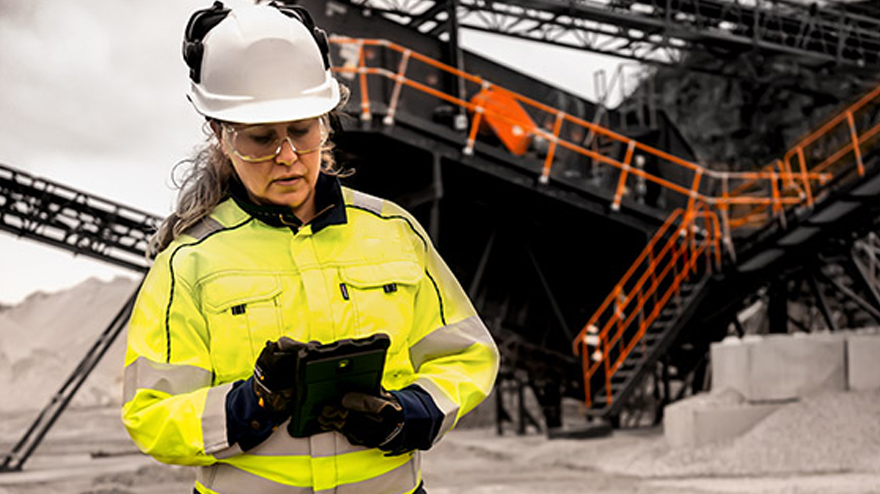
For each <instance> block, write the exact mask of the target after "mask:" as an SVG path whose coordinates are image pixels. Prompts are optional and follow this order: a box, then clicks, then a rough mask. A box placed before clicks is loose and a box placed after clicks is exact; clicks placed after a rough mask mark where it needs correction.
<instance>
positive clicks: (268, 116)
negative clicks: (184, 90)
mask: <svg viewBox="0 0 880 494" xmlns="http://www.w3.org/2000/svg"><path fill="white" fill-rule="evenodd" d="M326 86H328V87H325V88H324V90H323V91H320V93H321V94H315V95H314V96H311V97H303V96H298V97H296V98H290V99H275V100H268V101H265V100H264V101H250V102H249V101H247V100H244V101H242V100H240V99H237V100H236V101H234V103H233V102H232V101H229V100H227V101H226V102H223V101H220V100H219V99H218V98H212V97H211V96H208V95H205V94H204V93H203V92H202V91H201V90H200V89H201V88H199V87H196V85H195V84H193V87H192V90H191V92H190V97H189V100H190V102H191V103H192V105H193V107H195V109H196V111H197V112H199V113H200V114H202V115H204V116H205V117H208V118H212V119H215V120H221V121H224V122H232V123H243V124H256V123H272V122H290V121H293V120H304V119H307V118H314V117H319V116H321V115H324V114H326V113H329V112H330V111H331V110H333V109H334V108H336V105H338V104H339V99H340V96H339V83H338V82H337V81H336V79H334V78H333V77H330V78H329V84H327V85H326ZM328 93H329V94H328ZM221 99H222V98H221ZM223 103H232V104H223ZM224 106H225V108H224Z"/></svg>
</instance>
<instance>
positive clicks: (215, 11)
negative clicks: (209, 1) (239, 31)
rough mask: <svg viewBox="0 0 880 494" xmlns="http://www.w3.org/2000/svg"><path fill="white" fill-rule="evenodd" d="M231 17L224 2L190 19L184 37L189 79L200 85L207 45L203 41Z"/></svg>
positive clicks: (184, 55)
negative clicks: (221, 22) (224, 20)
mask: <svg viewBox="0 0 880 494" xmlns="http://www.w3.org/2000/svg"><path fill="white" fill-rule="evenodd" d="M227 15H229V9H227V8H225V7H224V6H223V2H219V1H218V2H214V5H212V6H211V8H208V9H202V10H197V11H196V12H194V13H193V15H192V16H190V18H189V22H188V23H187V24H186V30H185V31H184V36H183V60H184V62H186V65H187V66H188V67H189V78H190V79H192V81H193V82H195V83H197V84H198V83H199V82H201V79H202V57H204V55H205V45H203V44H202V40H203V39H205V36H206V35H207V34H208V31H210V30H211V29H213V28H214V26H216V25H217V24H220V21H222V20H223V19H225V18H226V16H227Z"/></svg>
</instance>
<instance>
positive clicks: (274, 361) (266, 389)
mask: <svg viewBox="0 0 880 494" xmlns="http://www.w3.org/2000/svg"><path fill="white" fill-rule="evenodd" d="M305 347H306V346H305V344H303V343H300V342H298V341H294V340H292V339H290V338H288V337H286V336H282V337H281V338H279V339H278V341H267V342H266V346H265V347H264V348H263V350H262V351H261V352H260V356H259V357H257V362H256V364H255V365H254V378H253V379H252V381H253V390H254V394H255V395H256V396H257V403H258V404H259V405H260V407H261V408H263V409H265V410H266V411H268V412H269V413H270V415H271V416H272V417H273V418H274V419H275V420H277V421H279V422H280V421H283V420H285V419H286V418H287V416H288V415H290V413H291V409H292V405H293V401H294V398H295V396H296V380H297V366H298V364H299V359H300V356H301V353H300V352H301V350H304V349H305Z"/></svg>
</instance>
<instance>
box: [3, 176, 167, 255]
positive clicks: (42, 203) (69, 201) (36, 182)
mask: <svg viewBox="0 0 880 494" xmlns="http://www.w3.org/2000/svg"><path fill="white" fill-rule="evenodd" d="M160 221H161V218H159V217H158V216H154V215H152V214H150V213H146V212H143V211H140V210H137V209H134V208H131V207H128V206H125V205H123V204H119V203H117V202H113V201H110V200H107V199H102V198H100V197H96V196H94V195H91V194H87V193H85V192H81V191H78V190H75V189H72V188H70V187H66V186H64V185H61V184H58V183H55V182H51V181H49V180H45V179H42V178H38V177H34V176H32V175H29V174H27V173H24V172H22V171H20V170H16V169H14V168H10V167H7V166H4V165H0V230H5V231H7V232H10V233H12V234H14V235H17V236H19V237H26V238H30V239H34V240H38V241H40V242H44V243H48V244H51V245H54V246H56V247H61V248H63V249H65V250H68V251H72V252H73V253H75V254H82V255H85V256H88V257H91V258H94V259H98V260H101V261H106V262H109V263H112V264H115V265H117V266H121V267H124V268H129V269H133V270H135V271H146V269H147V267H148V266H149V262H148V260H147V243H148V240H149V237H150V235H152V234H153V232H155V231H156V228H157V227H158V225H159V222H160Z"/></svg>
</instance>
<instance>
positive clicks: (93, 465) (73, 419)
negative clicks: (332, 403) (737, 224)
mask: <svg viewBox="0 0 880 494" xmlns="http://www.w3.org/2000/svg"><path fill="white" fill-rule="evenodd" d="M32 417H33V413H32V412H31V413H17V414H5V415H0V451H8V450H9V449H10V448H11V446H12V443H13V441H14V440H15V439H17V438H18V435H19V434H20V433H21V431H22V430H23V427H24V426H26V425H27V424H28V423H29V421H30V420H31V419H32ZM95 452H101V453H102V454H103V456H102V457H100V458H93V457H92V453H95ZM423 466H424V473H425V481H426V485H427V487H428V490H429V492H431V494H452V493H473V494H491V493H504V494H526V493H534V492H547V493H558V494H575V493H578V494H580V493H584V492H590V493H591V494H624V493H626V494H648V493H650V494H734V493H743V494H745V493H758V494H777V493H790V494H795V493H796V494H880V392H872V393H852V392H849V393H837V394H828V395H821V396H815V397H812V398H809V399H805V400H803V401H801V402H797V403H792V404H790V405H786V406H784V407H782V408H780V409H779V410H777V411H776V412H774V413H773V414H772V415H770V416H769V417H768V418H767V419H765V420H764V421H763V422H761V423H760V424H758V425H757V426H756V427H755V428H753V429H752V430H751V431H749V432H748V433H746V434H744V435H743V436H741V437H739V438H738V439H736V440H733V441H728V442H723V443H717V444H713V445H707V446H705V447H702V448H697V449H687V450H685V449H681V450H675V449H670V448H669V447H668V446H667V444H666V441H665V439H664V438H663V433H662V430H661V429H660V428H651V429H640V430H624V431H615V433H614V434H613V435H612V436H611V437H606V438H600V439H591V440H553V441H550V440H547V439H546V438H545V437H544V436H542V435H539V434H536V433H531V434H527V435H524V436H517V435H513V434H512V433H510V432H508V433H506V434H505V435H503V436H497V435H496V434H495V431H494V429H492V428H486V427H482V428H475V429H462V430H455V431H452V432H451V433H450V434H449V435H448V436H447V437H445V438H444V439H443V441H441V442H440V443H439V444H438V445H437V446H436V447H435V448H434V449H433V450H431V451H429V452H428V453H426V455H425V459H424V462H423ZM192 478H193V476H192V472H191V471H190V470H189V469H186V468H179V467H169V466H166V465H161V464H159V463H156V462H154V461H153V460H152V459H150V458H147V457H144V456H142V455H140V454H137V453H136V452H135V451H134V448H133V446H132V445H131V443H130V442H129V441H128V439H127V437H126V435H125V432H124V430H122V427H121V425H120V424H119V412H118V408H116V407H109V408H108V407H104V408H90V409H75V410H71V411H69V412H67V413H66V414H65V415H64V416H62V418H61V420H60V421H59V423H58V424H57V425H56V427H55V428H54V429H53V430H52V431H51V432H50V434H49V435H48V436H47V438H46V442H45V443H44V444H43V445H42V446H41V447H40V448H39V449H38V450H37V454H36V455H35V456H34V457H33V458H32V459H31V461H30V462H29V463H28V464H27V465H26V469H25V471H24V472H21V473H12V474H9V473H7V474H0V494H36V493H42V492H54V493H62V494H64V493H71V494H158V493H169V492H179V493H182V494H187V493H189V492H191V486H192Z"/></svg>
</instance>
